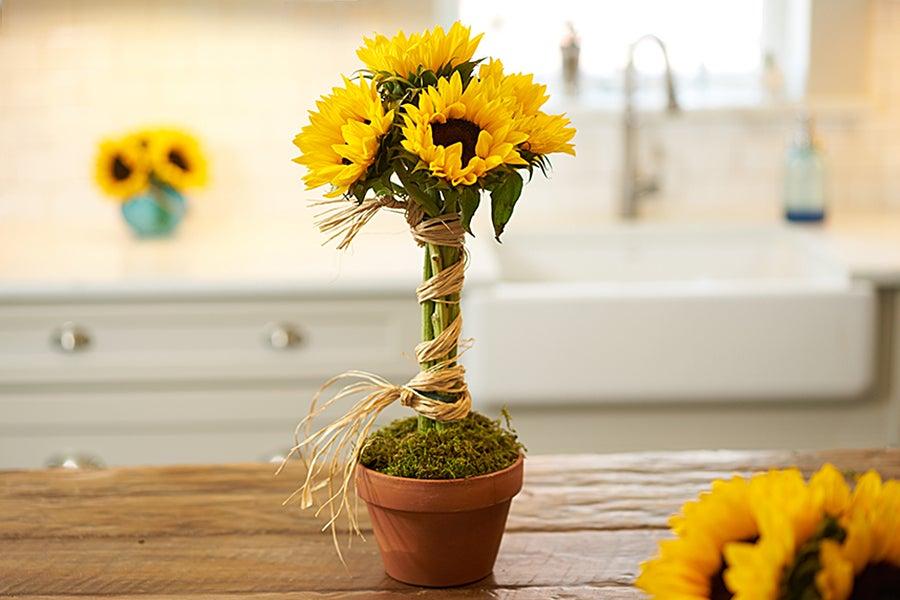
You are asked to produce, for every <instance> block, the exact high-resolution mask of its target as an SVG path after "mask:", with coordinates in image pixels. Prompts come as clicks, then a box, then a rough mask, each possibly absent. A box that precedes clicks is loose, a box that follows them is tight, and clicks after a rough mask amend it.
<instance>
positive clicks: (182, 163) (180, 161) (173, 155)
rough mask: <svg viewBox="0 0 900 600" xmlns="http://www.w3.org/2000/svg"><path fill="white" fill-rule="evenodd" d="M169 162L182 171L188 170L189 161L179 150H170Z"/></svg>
mask: <svg viewBox="0 0 900 600" xmlns="http://www.w3.org/2000/svg"><path fill="white" fill-rule="evenodd" d="M169 162H170V163H172V164H173V165H175V166H176V167H178V168H179V169H181V170H182V171H187V170H188V163H187V159H186V158H185V157H184V155H183V154H182V153H181V152H179V151H178V150H169Z"/></svg>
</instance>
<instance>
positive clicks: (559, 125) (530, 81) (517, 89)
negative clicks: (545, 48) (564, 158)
mask: <svg viewBox="0 0 900 600" xmlns="http://www.w3.org/2000/svg"><path fill="white" fill-rule="evenodd" d="M478 76H479V78H481V80H482V81H484V82H485V84H486V85H490V86H493V87H495V88H497V93H498V94H499V95H502V96H506V97H509V98H511V99H512V104H513V107H514V108H513V111H512V113H513V118H514V119H515V121H516V128H517V129H518V130H520V131H522V132H524V133H525V134H526V135H528V141H527V142H525V144H524V146H523V147H524V148H525V149H526V150H528V151H529V152H533V153H535V154H541V155H543V154H552V153H554V152H563V153H565V154H571V155H572V156H574V155H575V146H574V145H572V144H571V141H572V138H574V137H575V128H574V127H572V122H571V121H570V120H569V119H568V118H567V117H566V116H565V115H551V114H547V113H545V112H543V111H541V107H542V106H544V104H545V103H546V102H547V100H548V99H549V96H548V95H547V86H545V85H542V84H539V83H535V82H534V76H532V75H530V74H527V75H525V74H521V73H512V74H509V75H506V74H504V73H503V63H502V62H500V61H499V60H496V59H494V60H491V61H489V62H487V63H484V64H482V65H481V67H479V71H478Z"/></svg>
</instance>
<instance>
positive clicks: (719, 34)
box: [458, 0, 789, 106]
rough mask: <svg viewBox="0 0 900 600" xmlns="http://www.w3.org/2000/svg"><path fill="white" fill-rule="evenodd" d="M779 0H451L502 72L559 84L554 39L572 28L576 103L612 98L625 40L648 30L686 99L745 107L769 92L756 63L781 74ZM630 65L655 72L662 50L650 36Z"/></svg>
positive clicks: (646, 75) (646, 73) (644, 74)
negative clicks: (501, 63)
mask: <svg viewBox="0 0 900 600" xmlns="http://www.w3.org/2000/svg"><path fill="white" fill-rule="evenodd" d="M786 1H789V0H678V1H677V2H676V1H673V0H629V1H628V2H621V1H614V0H596V1H591V2H586V1H583V0H553V1H552V2H548V1H547V0H491V1H489V2H487V1H485V0H459V4H458V10H459V17H460V19H462V20H463V21H464V22H465V23H467V24H471V25H472V26H473V28H474V29H475V30H477V31H484V32H486V33H487V35H486V36H485V38H484V40H483V42H482V45H481V48H480V49H481V51H482V53H483V54H484V55H490V56H501V57H503V61H504V64H505V65H506V66H507V67H508V70H512V71H530V72H534V73H536V75H537V76H538V78H539V79H541V80H542V81H544V82H546V83H548V84H549V85H550V87H551V88H559V89H560V90H561V89H563V88H564V86H563V85H562V77H561V71H562V68H561V64H562V58H561V51H560V44H561V42H562V40H563V39H564V37H565V36H566V35H567V32H568V31H569V28H570V27H571V28H572V29H574V32H575V33H576V34H577V37H578V39H579V45H580V59H579V72H580V85H579V90H578V97H579V101H580V102H586V103H588V104H590V105H603V104H613V103H615V102H617V101H618V98H619V97H620V91H621V76H622V70H623V68H624V65H625V62H626V56H627V51H628V47H629V45H630V44H631V43H633V42H634V41H635V40H637V39H638V38H640V37H641V36H642V35H644V34H648V33H653V34H656V35H657V36H659V37H660V38H661V39H662V40H663V41H664V42H665V43H666V45H667V46H668V50H669V56H670V60H671V64H672V68H673V70H674V72H675V76H676V81H677V83H678V87H679V88H680V92H681V96H682V100H683V103H684V104H686V105H687V106H698V105H704V104H705V105H723V104H729V105H742V104H744V105H746V104H757V103H759V102H760V101H761V100H762V99H763V97H764V95H765V94H766V93H767V91H766V90H763V88H764V87H765V86H764V81H765V79H764V71H766V70H767V69H768V72H769V74H770V75H771V74H772V73H773V72H774V77H775V78H776V79H775V82H776V84H777V81H778V80H777V77H780V76H781V75H780V73H782V72H783V69H782V68H781V65H780V64H779V62H780V61H781V59H782V58H783V57H782V56H781V53H780V51H779V49H780V48H781V47H782V46H783V45H784V44H782V43H781V42H780V41H778V40H774V39H773V35H780V32H783V31H784V30H785V29H786V28H785V27H784V25H783V12H784V11H783V10H781V9H780V5H781V4H782V3H783V2H786ZM767 54H771V56H770V57H769V58H768V61H767V59H766V55H767ZM767 62H768V63H769V66H768V67H766V63H767ZM635 65H636V66H637V69H638V71H639V73H640V76H641V78H642V79H644V80H648V79H655V78H659V77H660V76H661V74H662V72H663V60H662V56H661V55H660V53H659V51H658V49H657V48H654V47H652V46H651V45H649V44H647V45H642V46H640V47H639V48H638V49H637V53H636V55H635ZM773 65H774V66H773ZM768 81H769V82H770V83H771V82H772V79H771V78H770V79H769V80H768ZM642 87H643V88H644V89H646V88H647V87H648V86H642ZM649 87H651V88H653V87H655V86H652V85H651V86H649ZM770 92H771V89H770V90H768V93H770ZM648 95H649V96H653V95H655V94H654V93H650V94H648ZM645 99H646V98H645ZM650 99H652V98H650ZM570 101H571V99H570ZM639 101H641V98H639Z"/></svg>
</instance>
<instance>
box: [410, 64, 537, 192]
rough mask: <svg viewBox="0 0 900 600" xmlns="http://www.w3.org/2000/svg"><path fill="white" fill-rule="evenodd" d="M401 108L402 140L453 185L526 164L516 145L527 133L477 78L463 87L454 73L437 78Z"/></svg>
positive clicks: (436, 172) (458, 76) (437, 174)
mask: <svg viewBox="0 0 900 600" xmlns="http://www.w3.org/2000/svg"><path fill="white" fill-rule="evenodd" d="M403 110H404V114H403V121H404V123H405V125H404V127H403V140H402V141H401V144H402V145H403V147H404V148H405V149H406V150H408V151H409V152H411V153H413V154H415V155H416V156H418V157H419V159H420V160H421V161H422V162H423V163H424V164H425V165H426V166H427V167H428V169H429V170H430V171H431V173H432V174H433V175H434V176H436V177H439V178H441V179H445V180H447V181H449V182H450V183H451V184H452V185H460V184H463V185H472V184H473V183H475V182H476V181H477V180H478V178H479V177H481V176H482V175H484V174H485V173H487V172H488V171H490V170H491V169H494V168H496V167H498V166H500V165H503V164H509V165H523V164H525V161H524V160H523V159H522V157H521V156H520V155H519V152H518V151H517V150H516V146H517V145H519V144H521V143H522V142H524V141H525V140H527V139H528V136H527V135H525V134H524V133H522V132H521V131H518V130H517V129H516V128H515V123H514V122H513V119H512V115H511V114H510V111H509V108H508V103H507V102H506V101H505V100H504V98H503V97H502V96H499V95H497V94H496V93H492V88H490V87H487V86H482V84H481V82H479V81H478V80H476V79H472V80H471V81H470V82H469V84H468V85H467V86H466V88H465V89H463V86H462V78H461V77H460V75H459V73H458V72H456V73H454V74H453V75H452V76H451V78H450V79H449V80H448V79H446V78H441V79H439V80H438V83H437V86H436V87H429V88H428V89H427V90H426V91H424V92H423V93H422V94H420V95H419V102H418V105H413V104H406V105H404V106H403Z"/></svg>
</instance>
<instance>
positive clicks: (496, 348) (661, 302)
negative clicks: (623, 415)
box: [465, 225, 875, 404]
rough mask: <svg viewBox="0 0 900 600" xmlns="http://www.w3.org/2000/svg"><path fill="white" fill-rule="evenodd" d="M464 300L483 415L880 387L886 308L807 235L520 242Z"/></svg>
mask: <svg viewBox="0 0 900 600" xmlns="http://www.w3.org/2000/svg"><path fill="white" fill-rule="evenodd" d="M496 252H497V260H498V262H499V265H500V277H499V281H498V283H497V284H496V285H494V286H490V287H482V288H476V289H474V290H472V292H471V293H470V294H469V295H468V296H467V298H466V306H465V315H466V330H467V335H470V336H473V337H475V338H476V345H475V347H474V348H473V349H472V351H471V353H470V355H469V356H467V357H466V358H467V361H466V362H467V366H468V369H469V382H470V385H471V388H472V390H473V394H474V396H475V398H476V400H478V401H482V402H487V403H509V404H514V403H520V402H529V403H548V402H553V403H584V402H619V401H632V400H646V401H670V400H678V401H684V400H729V399H731V400H742V399H773V400H775V399H800V400H802V399H810V400H815V399H840V398H851V397H856V396H859V395H860V394H862V393H863V392H865V391H866V389H867V388H868V387H869V385H870V384H871V383H872V379H873V373H874V356H873V352H874V345H875V342H874V335H875V297H874V292H873V290H872V289H871V288H870V286H869V285H868V284H865V283H861V282H854V281H851V280H850V278H849V276H848V274H847V272H846V271H845V270H844V269H843V268H842V267H841V265H840V264H839V263H838V262H836V261H835V260H833V259H832V258H831V257H830V256H829V255H828V253H827V252H826V250H825V248H824V246H823V245H822V244H821V243H820V242H819V240H818V239H817V237H816V236H815V235H814V234H812V233H807V232H802V231H798V230H795V229H789V228H787V227H759V228H748V227H712V226H707V227H686V226H648V225H634V226H622V227H615V228H609V229H608V230H604V231H601V232H598V233H592V234H573V235H569V234H559V235H555V234H554V235H531V236H528V235H518V236H517V235H513V234H510V235H509V236H508V238H507V239H506V240H505V242H504V244H503V245H502V246H500V247H498V248H497V250H496Z"/></svg>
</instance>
